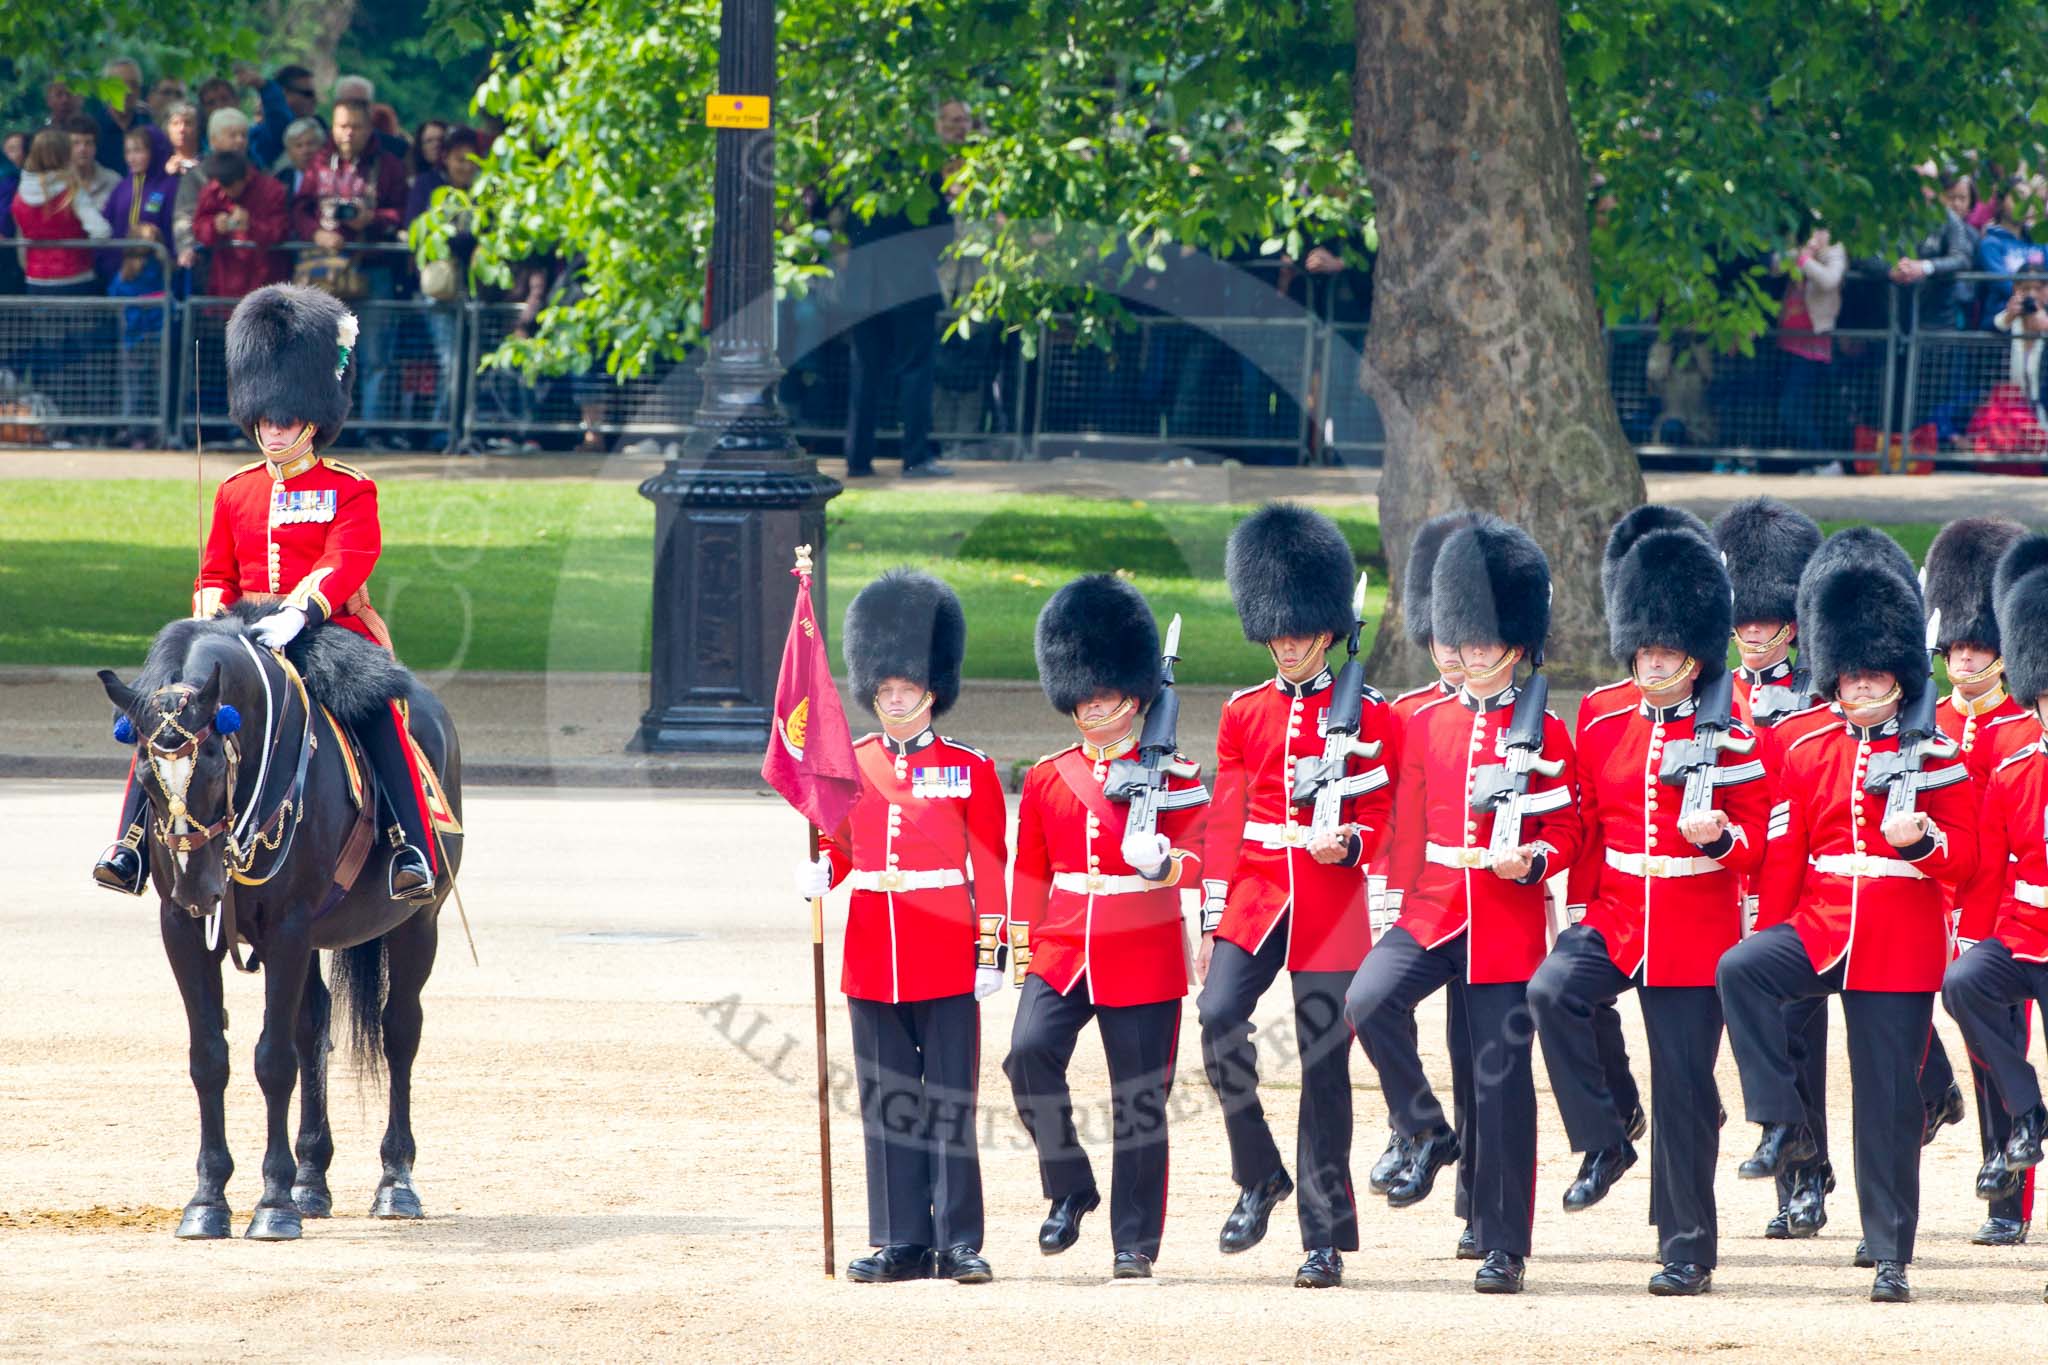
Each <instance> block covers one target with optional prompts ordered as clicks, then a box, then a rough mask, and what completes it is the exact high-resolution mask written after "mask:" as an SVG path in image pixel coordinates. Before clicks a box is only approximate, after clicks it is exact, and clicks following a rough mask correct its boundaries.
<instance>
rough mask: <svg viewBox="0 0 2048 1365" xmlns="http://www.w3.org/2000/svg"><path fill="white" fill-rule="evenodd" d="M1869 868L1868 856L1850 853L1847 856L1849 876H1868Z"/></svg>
mask: <svg viewBox="0 0 2048 1365" xmlns="http://www.w3.org/2000/svg"><path fill="white" fill-rule="evenodd" d="M1870 866H1871V864H1870V857H1869V855H1868V854H1863V853H1852V854H1850V855H1849V875H1851V876H1853V877H1865V876H1868V875H1870Z"/></svg>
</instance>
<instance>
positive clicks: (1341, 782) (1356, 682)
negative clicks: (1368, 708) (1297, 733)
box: [1290, 574, 1387, 834]
mask: <svg viewBox="0 0 2048 1365" xmlns="http://www.w3.org/2000/svg"><path fill="white" fill-rule="evenodd" d="M1365 583H1366V576H1365V575H1364V574H1360V575H1359V576H1358V590H1357V591H1356V592H1355V593H1353V594H1352V596H1351V612H1352V626H1351V639H1350V643H1349V645H1348V649H1349V650H1350V657H1349V658H1347V659H1346V660H1345V661H1344V666H1343V667H1342V668H1340V669H1338V670H1337V680H1336V681H1335V682H1334V683H1332V684H1331V685H1330V687H1331V690H1330V709H1329V711H1328V712H1326V713H1325V715H1324V718H1323V752H1322V756H1321V757H1320V758H1305V759H1301V760H1299V761H1297V762H1296V763H1295V765H1294V790H1293V792H1292V793H1290V799H1291V800H1292V801H1293V803H1294V804H1295V805H1297V806H1308V805H1313V806H1314V807H1315V816H1314V818H1313V819H1312V820H1311V821H1310V824H1309V829H1310V830H1311V831H1312V832H1313V833H1315V834H1334V833H1336V832H1337V830H1338V829H1340V828H1341V827H1342V826H1343V815H1344V801H1345V799H1346V798H1347V797H1352V796H1362V795H1364V794H1365V793H1366V792H1369V791H1376V790H1378V789H1379V788H1381V787H1384V786H1386V785H1387V770H1386V768H1385V767H1384V766H1381V767H1377V768H1369V769H1367V770H1366V771H1365V772H1362V773H1352V774H1346V773H1345V771H1344V767H1345V761H1346V760H1347V759H1350V758H1352V757H1353V756H1356V757H1359V758H1378V757H1379V754H1380V749H1381V747H1382V746H1381V744H1380V741H1378V740H1374V741H1373V742H1372V743H1370V744H1360V743H1359V742H1358V728H1359V726H1360V725H1361V724H1362V723H1363V721H1364V717H1365V665H1364V664H1362V663H1360V662H1359V661H1358V636H1359V633H1360V632H1361V631H1362V630H1364V629H1365Z"/></svg>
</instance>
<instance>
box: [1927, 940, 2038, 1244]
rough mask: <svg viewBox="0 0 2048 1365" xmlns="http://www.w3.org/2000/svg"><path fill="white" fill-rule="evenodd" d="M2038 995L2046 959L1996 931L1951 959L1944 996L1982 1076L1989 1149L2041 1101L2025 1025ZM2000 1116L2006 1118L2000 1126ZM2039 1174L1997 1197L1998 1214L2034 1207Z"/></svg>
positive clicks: (1980, 1110)
mask: <svg viewBox="0 0 2048 1365" xmlns="http://www.w3.org/2000/svg"><path fill="white" fill-rule="evenodd" d="M2036 1001H2040V1002H2042V1008H2043V1010H2044V1011H2048V965H2044V964H2042V963H2039V962H2023V961H2021V960H2020V959H2018V958H2016V957H2014V956H2013V955H2012V950H2011V949H2010V948H2008V947H2006V946H2005V944H2004V943H2002V942H2001V941H1999V940H1998V939H1995V938H1987V939H1985V940H1984V941H1983V942H1981V943H1979V944H1978V945H1977V946H1976V947H1974V948H1972V949H1970V951H1969V952H1967V953H1964V954H1963V955H1962V956H1961V957H1959V958H1957V959H1956V960H1955V961H1954V962H1951V963H1949V965H1948V975H1947V976H1946V977H1945V978H1944V979H1943V981H1942V987H1941V1002H1942V1004H1944V1005H1946V1006H1947V1007H1948V1012H1949V1014H1950V1015H1952V1016H1953V1017H1954V1019H1955V1021H1956V1023H1957V1024H1958V1025H1959V1026H1960V1027H1961V1028H1962V1030H1963V1041H1964V1042H1966V1043H1968V1044H1969V1046H1970V1058H1971V1065H1972V1070H1973V1071H1976V1072H1977V1074H1978V1075H1979V1076H1980V1077H1981V1082H1980V1085H1979V1088H1978V1091H1977V1118H1978V1123H1979V1125H1980V1133H1981V1136H1982V1138H1983V1142H1984V1150H1985V1155H1986V1156H1989V1155H1990V1154H1991V1152H1992V1151H1993V1150H1995V1148H1994V1146H1993V1144H1994V1142H1995V1143H1996V1145H1997V1147H2003V1146H2004V1145H2005V1143H2004V1139H2005V1138H2009V1137H2011V1136H2012V1116H2013V1115H2014V1114H2024V1113H2026V1112H2027V1111H2028V1110H2029V1109H2032V1108H2034V1107H2035V1106H2036V1105H2038V1104H2040V1103H2041V1082H2040V1079H2039V1077H2037V1076H2036V1075H2035V1074H2034V1068H2033V1066H2032V1065H2031V1064H2030V1063H2029V1062H2028V1061H2027V1032H2028V1029H2027V1025H2028V1021H2029V1018H2030V1013H2031V1010H2032V1007H2033V1005H2034V1002H2036ZM1979 1068H1981V1070H1980V1069H1979ZM1994 1120H2001V1122H1999V1123H1998V1124H1997V1126H1996V1127H1994V1126H1993V1121H1994ZM2001 1133H2002V1134H2003V1137H2000V1136H1999V1134H2001ZM2033 1176H2034V1172H2033V1171H2032V1170H2029V1171H2028V1172H2027V1181H2026V1184H2025V1185H2024V1186H2023V1187H2022V1189H2021V1192H2020V1195H2019V1197H2018V1198H2017V1199H2011V1200H2000V1201H1998V1202H1996V1203H1994V1204H1992V1206H1991V1214H1992V1216H1993V1217H1994V1218H2011V1219H2015V1220H2018V1221H2024V1220H2025V1219H2026V1218H2027V1217H2028V1216H2029V1215H2031V1214H2032V1212H2033V1194H2034V1185H2033Z"/></svg>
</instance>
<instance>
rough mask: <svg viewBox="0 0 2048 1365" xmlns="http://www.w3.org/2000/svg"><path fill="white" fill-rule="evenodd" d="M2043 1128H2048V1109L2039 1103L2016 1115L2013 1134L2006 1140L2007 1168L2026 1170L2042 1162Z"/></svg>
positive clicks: (2013, 1122)
mask: <svg viewBox="0 0 2048 1365" xmlns="http://www.w3.org/2000/svg"><path fill="white" fill-rule="evenodd" d="M2043 1129H2048V1109H2044V1108H2042V1107H2041V1106H2040V1105H2038V1104H2037V1105H2035V1106H2034V1107H2033V1108H2032V1109H2029V1110H2028V1111H2027V1112H2026V1113H2024V1114H2018V1115H2015V1116H2014V1118H2013V1121H2012V1136H2011V1137H2009V1138H2007V1139H2006V1141H2005V1165H2006V1169H2008V1170H2014V1171H2024V1170H2026V1169H2027V1167H2029V1166H2038V1165H2040V1164H2041V1134H2042V1131H2043Z"/></svg>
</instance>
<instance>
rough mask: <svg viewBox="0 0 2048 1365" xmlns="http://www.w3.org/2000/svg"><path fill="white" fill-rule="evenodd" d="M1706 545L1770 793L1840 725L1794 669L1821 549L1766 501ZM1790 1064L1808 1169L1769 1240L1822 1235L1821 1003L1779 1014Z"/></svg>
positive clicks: (1802, 672)
mask: <svg viewBox="0 0 2048 1365" xmlns="http://www.w3.org/2000/svg"><path fill="white" fill-rule="evenodd" d="M1713 534H1714V541H1715V543H1716V544H1717V545H1719V546H1720V547H1721V555H1722V559H1723V561H1724V562H1725V563H1726V564H1727V566H1728V577H1729V581H1730V583H1731V584H1732V585H1733V587H1734V592H1735V648H1736V652H1737V654H1738V656H1739V657H1740V659H1741V666H1740V667H1739V668H1737V669H1736V670H1735V709H1736V714H1737V715H1738V716H1740V717H1741V718H1742V719H1743V720H1744V721H1745V722H1746V723H1748V724H1750V725H1752V726H1754V727H1755V728H1756V731H1757V738H1758V744H1757V752H1758V754H1759V755H1760V756H1761V757H1762V758H1763V761H1764V767H1765V769H1766V772H1767V775H1768V776H1769V777H1770V779H1771V781H1772V782H1773V783H1774V784H1775V783H1776V781H1777V778H1778V771H1779V766H1780V765H1779V758H1780V756H1781V755H1782V754H1783V752H1784V750H1785V748H1786V747H1787V746H1788V745H1790V744H1792V743H1794V742H1795V741H1797V740H1798V739H1799V737H1800V736H1801V735H1803V734H1805V733H1806V732H1807V731H1808V730H1815V729H1825V728H1827V727H1829V726H1832V725H1836V724H1839V723H1840V721H1841V717H1840V716H1839V715H1837V714H1836V712H1835V710H1834V709H1833V708H1832V707H1831V706H1828V705H1826V704H1822V703H1818V702H1817V699H1816V698H1815V696H1814V693H1813V679H1812V674H1811V671H1810V670H1808V669H1806V668H1804V667H1802V666H1800V665H1798V664H1796V663H1795V662H1794V660H1793V657H1792V650H1793V647H1794V645H1795V644H1797V642H1798V638H1799V628H1798V624H1797V623H1798V598H1799V580H1800V575H1801V574H1803V573H1804V572H1805V571H1806V565H1807V562H1808V561H1809V560H1811V559H1812V558H1813V555H1814V552H1815V551H1816V550H1818V549H1819V548H1820V545H1821V530H1820V527H1819V526H1818V525H1817V524H1816V523H1815V522H1814V520H1813V518H1812V517H1809V516H1807V515H1806V513H1804V512H1802V511H1800V510H1799V509H1798V508H1796V507H1793V506H1791V505H1790V504H1789V503H1784V502H1780V501H1779V500H1778V499H1776V498H1752V499H1750V500H1749V501H1747V502H1739V503H1737V504H1735V506H1733V507H1731V508H1729V509H1728V510H1727V511H1726V512H1723V513H1722V514H1721V515H1720V516H1719V517H1717V518H1716V519H1715V521H1714V531H1713ZM1745 880H1746V881H1747V895H1746V897H1745V903H1744V910H1743V913H1744V917H1745V919H1746V921H1747V922H1748V924H1749V925H1750V927H1751V928H1753V929H1767V928H1769V927H1770V924H1771V921H1769V920H1767V919H1763V918H1761V913H1760V910H1759V906H1758V901H1757V880H1756V878H1755V877H1749V878H1747V879H1745ZM1785 1027H1786V1029H1787V1032H1788V1036H1789V1037H1790V1040H1791V1048H1792V1064H1793V1069H1794V1071H1795V1073H1796V1074H1797V1076H1798V1085H1799V1093H1800V1096H1801V1098H1802V1099H1803V1100H1804V1101H1805V1104H1806V1123H1807V1127H1809V1128H1810V1129H1812V1131H1813V1140H1814V1148H1815V1155H1814V1158H1813V1159H1812V1160H1811V1161H1807V1162H1803V1163H1800V1164H1799V1165H1796V1166H1792V1167H1789V1168H1788V1169H1787V1170H1786V1171H1785V1172H1784V1173H1783V1174H1782V1175H1780V1176H1779V1177H1778V1180H1777V1186H1778V1210H1777V1212H1776V1213H1775V1214H1773V1215H1772V1217H1771V1220H1770V1222H1769V1223H1767V1224H1765V1226H1764V1236H1765V1237H1768V1238H1772V1239H1774V1240H1782V1239H1786V1238H1805V1237H1812V1236H1814V1235H1816V1234H1817V1233H1819V1232H1820V1230H1821V1229H1822V1228H1823V1227H1825V1226H1827V1221H1828V1213H1827V1197H1828V1196H1829V1195H1830V1194H1832V1193H1834V1189H1835V1171H1834V1167H1833V1165H1832V1164H1831V1163H1830V1162H1829V1160H1828V1109H1827V1088H1828V1087H1827V1080H1828V1002H1827V997H1826V996H1814V997H1812V998H1811V999H1801V1000H1794V1001H1792V1002H1791V1003H1789V1004H1788V1005H1786V1006H1785Z"/></svg>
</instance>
